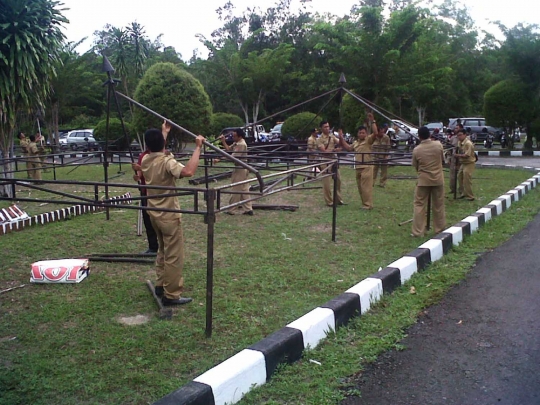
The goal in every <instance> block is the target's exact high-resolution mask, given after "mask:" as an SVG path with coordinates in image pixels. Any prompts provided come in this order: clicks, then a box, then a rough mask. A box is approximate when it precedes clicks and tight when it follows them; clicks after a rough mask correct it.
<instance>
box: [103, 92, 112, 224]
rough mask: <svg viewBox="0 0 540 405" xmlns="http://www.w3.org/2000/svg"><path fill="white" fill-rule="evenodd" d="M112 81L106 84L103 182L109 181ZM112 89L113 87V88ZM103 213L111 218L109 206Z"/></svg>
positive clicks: (106, 195)
mask: <svg viewBox="0 0 540 405" xmlns="http://www.w3.org/2000/svg"><path fill="white" fill-rule="evenodd" d="M113 84H114V83H110V82H109V83H108V86H107V120H106V126H105V159H104V160H103V176H104V180H103V181H104V182H105V183H108V182H109V162H108V159H109V158H108V156H107V155H108V154H109V120H110V117H111V87H112V85H113ZM113 91H114V89H113ZM105 199H106V200H109V186H108V185H106V186H105ZM105 215H106V218H107V221H108V220H110V219H111V213H110V209H109V207H106V208H105Z"/></svg>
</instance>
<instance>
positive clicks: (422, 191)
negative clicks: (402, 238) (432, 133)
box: [411, 127, 446, 237]
mask: <svg viewBox="0 0 540 405" xmlns="http://www.w3.org/2000/svg"><path fill="white" fill-rule="evenodd" d="M418 137H419V138H420V145H418V146H417V147H416V148H414V150H413V157H412V165H413V167H414V168H415V169H416V172H417V173H418V180H417V183H416V189H415V194H414V216H413V224H412V233H411V236H414V237H421V236H424V234H425V232H426V224H427V217H428V215H427V214H428V210H429V201H430V199H431V204H432V209H433V225H434V228H435V233H436V234H437V233H440V232H442V231H443V230H444V227H445V221H446V218H445V210H444V174H443V168H442V165H443V162H444V151H443V147H442V145H441V143H440V142H437V141H432V140H431V139H429V129H428V128H427V127H421V128H420V129H419V130H418Z"/></svg>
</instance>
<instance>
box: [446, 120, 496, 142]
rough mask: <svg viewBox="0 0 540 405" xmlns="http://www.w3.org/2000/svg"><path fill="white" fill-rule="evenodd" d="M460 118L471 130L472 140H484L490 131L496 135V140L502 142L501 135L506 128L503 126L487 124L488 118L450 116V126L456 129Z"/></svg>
mask: <svg viewBox="0 0 540 405" xmlns="http://www.w3.org/2000/svg"><path fill="white" fill-rule="evenodd" d="M458 119H460V120H461V123H462V124H463V128H464V129H465V130H466V131H467V132H470V134H471V135H470V137H471V140H474V141H475V142H484V140H485V139H486V137H487V135H488V133H489V134H491V135H493V136H494V137H495V141H496V142H500V141H501V136H502V134H504V130H503V129H502V128H496V127H492V126H489V125H486V119H485V118H479V117H466V118H450V122H449V123H448V128H449V129H451V130H454V128H455V127H456V125H457V120H458Z"/></svg>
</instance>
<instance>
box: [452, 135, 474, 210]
mask: <svg viewBox="0 0 540 405" xmlns="http://www.w3.org/2000/svg"><path fill="white" fill-rule="evenodd" d="M457 138H458V140H459V143H458V148H459V153H458V154H456V156H457V157H458V158H459V163H460V164H461V166H460V167H459V172H458V192H459V197H458V198H465V199H466V200H468V201H474V194H473V191H472V175H473V172H474V169H475V167H476V155H475V153H474V144H473V143H472V142H471V140H470V139H469V138H468V137H467V134H466V133H465V131H460V132H458V134H457Z"/></svg>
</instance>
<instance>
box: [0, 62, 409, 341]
mask: <svg viewBox="0 0 540 405" xmlns="http://www.w3.org/2000/svg"><path fill="white" fill-rule="evenodd" d="M103 71H104V72H106V73H107V76H108V80H107V81H106V82H105V83H104V85H107V86H108V87H107V126H106V141H105V151H104V152H92V153H91V154H89V155H88V156H90V157H97V156H99V157H100V159H101V162H102V163H103V170H104V181H103V182H93V181H60V180H57V179H56V172H55V173H54V178H55V180H42V181H41V182H38V181H36V180H21V179H15V178H11V179H9V178H8V179H0V185H6V184H7V185H10V186H11V189H12V192H13V193H12V197H11V198H9V197H0V200H10V201H31V202H45V203H56V204H80V205H87V206H97V207H100V208H104V209H105V210H106V213H107V220H108V219H110V218H109V209H110V208H119V209H136V210H147V211H152V210H161V211H167V212H178V213H183V214H193V215H202V216H204V222H205V224H206V225H207V247H206V251H207V266H206V267H207V278H206V280H207V285H206V328H205V334H206V336H207V337H211V335H212V305H213V279H214V276H213V273H214V236H215V223H216V214H218V213H220V212H223V211H226V210H228V209H230V208H233V207H235V206H237V205H240V204H243V203H245V202H246V201H256V200H259V199H261V198H264V197H267V196H270V195H272V194H276V193H279V192H282V191H286V190H294V189H296V190H299V189H302V188H306V189H308V188H313V187H305V185H308V184H310V183H313V182H316V181H319V180H321V179H323V178H325V177H329V176H332V178H333V179H334V190H333V193H334V205H333V209H332V241H334V242H335V241H336V222H337V209H336V207H337V181H335V180H336V178H337V171H338V168H339V165H340V164H342V165H354V164H355V162H354V161H353V160H350V159H349V158H348V157H347V156H344V155H349V153H347V154H343V153H341V154H338V155H340V157H338V158H334V159H325V160H323V161H321V160H319V161H316V162H314V163H313V162H311V163H310V160H309V159H307V162H305V161H298V159H296V158H295V156H294V155H295V154H298V153H299V152H293V153H291V152H286V151H281V150H278V151H276V150H273V151H268V152H267V151H253V150H251V151H248V158H247V160H248V161H250V160H257V161H263V162H264V163H265V164H264V166H263V168H264V169H265V170H275V171H276V173H271V174H268V175H265V176H262V175H261V173H260V172H259V170H258V169H257V168H256V167H254V166H253V165H250V164H248V163H246V162H245V161H243V160H240V159H237V158H235V157H233V156H231V155H230V154H228V153H227V152H225V151H223V150H221V149H220V148H218V147H216V146H215V145H213V144H211V143H209V142H204V147H205V151H204V153H203V154H202V156H201V159H204V162H205V163H204V170H205V187H204V188H192V187H189V188H187V187H163V186H149V185H144V186H141V185H140V184H139V185H134V184H124V183H111V182H110V181H109V180H110V177H109V173H108V169H109V163H110V161H109V159H110V157H111V156H112V155H110V153H109V119H110V109H111V97H112V96H113V95H114V100H115V103H116V107H117V110H118V114H119V116H120V120H121V122H122V126H123V128H124V134H125V136H127V133H126V131H125V124H124V120H123V117H122V114H121V109H120V105H119V102H118V98H119V97H120V98H122V99H124V100H126V101H128V102H129V103H131V104H133V105H134V106H136V107H138V108H141V109H143V110H145V111H146V112H148V113H150V114H152V115H154V116H156V117H158V118H160V119H163V120H165V121H166V122H168V123H169V124H170V125H171V126H174V127H175V128H177V129H179V130H181V131H183V132H184V133H186V134H188V135H190V136H192V137H193V138H195V137H196V135H195V134H193V133H192V132H190V131H189V130H187V129H185V128H183V127H182V126H180V125H178V124H176V123H174V122H173V121H171V120H170V119H168V118H167V117H164V116H162V115H160V114H159V113H157V112H155V111H152V110H151V109H149V108H148V107H146V106H144V105H142V104H140V103H138V102H137V101H135V100H133V99H131V98H130V97H128V96H126V95H124V94H122V93H120V92H118V91H117V90H116V89H115V87H116V84H117V83H118V80H116V79H113V77H112V73H113V72H114V69H113V68H112V66H111V65H110V63H109V61H108V60H107V58H106V57H105V56H104V63H103ZM340 84H341V87H339V88H337V89H334V90H331V91H328V92H326V93H323V94H322V95H320V96H318V97H315V98H312V99H310V100H308V101H306V102H304V103H301V104H298V105H295V106H293V107H291V108H288V109H286V110H283V111H281V112H280V113H278V114H282V113H284V112H287V111H290V110H292V109H294V108H298V107H299V106H301V105H304V104H306V103H309V102H312V101H314V100H317V99H319V98H321V97H324V96H327V95H331V96H332V98H331V99H330V100H329V101H328V102H327V103H326V104H325V105H324V106H326V105H328V103H329V102H330V101H331V100H332V99H333V98H334V97H335V96H336V95H337V94H340V95H343V94H344V93H348V94H350V95H352V96H353V97H355V98H356V99H358V100H359V101H360V102H362V103H364V104H366V106H368V103H366V102H365V101H363V100H362V99H361V98H359V97H358V96H356V95H354V93H352V92H350V91H349V90H347V89H345V88H344V87H343V86H344V84H345V78H344V76H343V75H342V77H341V78H340ZM369 107H370V108H373V105H369ZM323 108H324V107H323ZM321 111H322V109H321ZM321 111H319V113H320V112H321ZM377 112H379V111H377ZM379 113H380V112H379ZM278 114H274V115H272V116H269V117H266V118H265V119H263V120H260V121H258V122H257V123H254V124H258V123H261V122H263V121H265V120H268V119H270V118H272V117H274V116H276V115H278ZM380 114H381V115H383V116H384V114H382V113H380ZM207 148H208V149H210V150H211V152H207ZM253 152H255V153H253ZM300 153H302V155H303V156H304V157H309V156H308V155H309V154H308V153H307V152H303V151H302V152H300ZM276 154H278V156H279V165H275V166H272V165H271V164H270V163H271V162H272V161H273V160H276ZM372 154H373V153H370V155H372ZM384 154H385V155H393V156H394V157H393V158H389V159H385V160H382V161H379V163H380V162H386V163H390V162H392V161H394V160H399V159H402V158H403V157H404V156H407V154H404V153H401V154H400V153H390V152H384ZM62 155H66V154H59V155H49V156H53V157H54V156H62ZM362 155H363V154H362ZM218 156H221V157H225V159H226V160H228V161H229V162H232V163H234V165H235V166H236V167H238V166H240V167H243V168H245V169H247V170H248V171H249V172H250V173H251V174H252V175H253V176H254V177H253V178H250V179H247V180H245V181H242V182H237V183H233V184H227V185H222V186H218V187H214V188H211V187H210V185H209V180H208V177H209V175H208V169H209V168H212V167H214V168H215V166H213V165H212V160H213V158H215V157H218ZM129 157H130V160H131V162H134V157H133V153H132V152H131V151H129ZM296 157H297V156H296ZM84 159H87V157H83V158H82V159H81V160H84ZM111 160H112V159H111ZM14 161H15V162H17V159H15V160H14ZM19 161H24V159H20V160H19ZM359 161H360V162H362V163H365V164H369V162H367V161H366V162H364V156H362V157H361V159H360V160H359ZM321 162H324V164H326V165H327V167H326V169H324V170H323V171H322V172H320V173H319V174H317V175H316V176H314V175H313V170H314V169H315V168H318V167H319V165H320V164H321ZM119 163H120V164H121V160H120V161H119ZM84 164H88V163H87V162H84V163H83V162H80V161H75V163H73V162H71V164H70V165H74V166H75V167H78V166H80V165H84ZM57 166H58V165H56V164H53V165H52V167H53V170H55V169H56V167H57ZM60 166H65V165H60ZM230 168H231V167H226V166H220V169H223V170H230ZM283 169H285V170H283ZM17 171H19V172H21V171H22V170H17ZM296 176H301V177H302V178H304V181H302V182H301V183H296V184H295V183H294V178H295V177H296ZM284 182H286V184H282V183H284ZM246 183H250V184H251V183H254V186H255V187H253V188H254V189H255V190H254V191H250V192H248V193H245V192H242V194H248V195H249V198H248V199H247V200H244V201H241V202H238V203H235V204H223V203H222V198H223V197H224V196H226V195H230V194H234V193H235V192H234V191H231V190H229V189H230V188H233V187H235V186H237V185H241V184H246ZM255 183H256V184H255ZM42 184H44V185H48V184H58V185H70V184H76V185H80V186H81V185H82V186H88V187H90V188H93V190H94V196H93V198H87V197H83V196H81V195H74V194H70V193H65V192H61V191H55V190H51V189H48V188H45V187H43V186H42ZM16 186H24V187H27V188H30V189H34V190H39V191H43V192H48V193H51V194H53V195H56V196H60V197H63V198H66V199H60V200H55V199H48V198H25V197H21V198H17V193H16ZM110 187H115V188H129V189H133V188H138V189H139V190H140V189H141V188H146V189H157V190H163V191H165V192H170V191H172V192H173V193H171V194H168V193H166V194H159V195H155V196H153V197H147V196H140V197H136V196H131V197H130V198H129V200H134V201H140V200H143V199H148V198H159V197H162V196H168V197H176V196H191V198H192V203H191V208H190V209H180V210H162V209H156V208H151V207H147V206H140V205H130V204H128V203H127V201H123V200H122V199H118V198H115V199H114V203H113V199H111V198H110V197H109V191H110ZM100 190H104V191H105V198H104V199H100V198H99V194H100ZM201 199H202V200H204V201H205V202H206V208H201V204H200V201H201ZM124 200H127V199H124ZM95 256H97V257H103V255H101V256H100V255H95ZM120 256H121V255H120ZM124 261H125V260H124Z"/></svg>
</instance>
